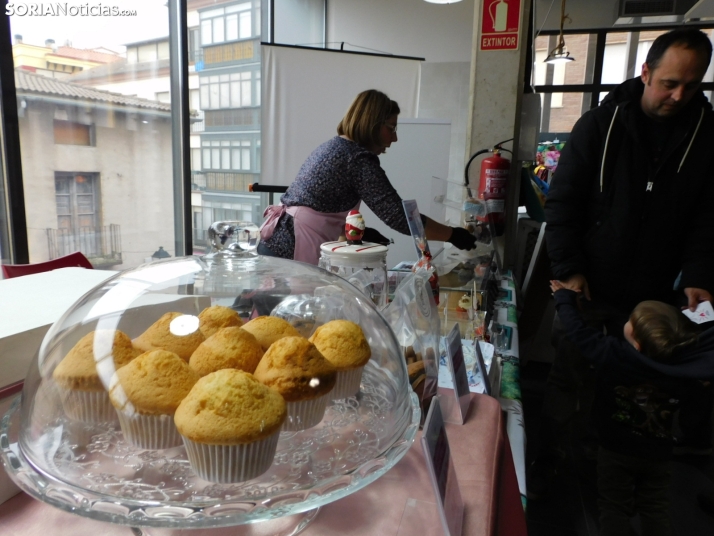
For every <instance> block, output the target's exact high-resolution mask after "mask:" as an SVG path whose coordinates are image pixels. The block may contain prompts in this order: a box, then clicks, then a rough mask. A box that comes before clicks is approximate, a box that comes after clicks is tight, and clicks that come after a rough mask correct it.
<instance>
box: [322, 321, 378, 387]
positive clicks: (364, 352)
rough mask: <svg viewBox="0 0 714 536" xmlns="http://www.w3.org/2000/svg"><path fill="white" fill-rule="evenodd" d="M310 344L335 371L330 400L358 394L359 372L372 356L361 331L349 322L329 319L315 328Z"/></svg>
mask: <svg viewBox="0 0 714 536" xmlns="http://www.w3.org/2000/svg"><path fill="white" fill-rule="evenodd" d="M310 342H311V343H313V344H314V345H315V346H316V347H317V349H318V350H319V351H320V353H321V354H322V355H323V356H325V359H327V360H328V361H329V362H330V363H332V365H333V366H334V367H335V368H336V369H337V384H336V385H335V388H334V389H333V391H332V399H333V400H337V399H340V398H347V397H350V396H354V395H355V394H356V393H357V392H359V385H360V382H361V381H362V371H363V370H364V366H365V365H366V364H367V361H369V358H370V356H371V355H372V350H371V349H370V347H369V344H368V343H367V339H366V338H365V337H364V333H362V328H360V327H359V326H358V325H357V324H355V323H354V322H350V321H349V320H332V321H331V322H328V323H327V324H323V325H322V326H320V327H319V328H317V329H316V330H315V333H313V334H312V337H310Z"/></svg>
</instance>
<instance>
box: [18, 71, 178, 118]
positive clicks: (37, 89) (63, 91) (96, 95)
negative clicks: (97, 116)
mask: <svg viewBox="0 0 714 536" xmlns="http://www.w3.org/2000/svg"><path fill="white" fill-rule="evenodd" d="M15 86H16V88H17V92H18V93H37V94H43V95H54V96H57V97H65V98H70V99H77V100H78V101H81V100H85V101H87V100H88V101H99V102H105V103H109V104H116V105H120V106H134V107H137V108H147V109H151V110H156V111H160V112H169V111H171V106H169V105H168V104H164V103H162V102H158V101H151V100H147V99H139V98H137V97H127V96H126V95H120V94H118V93H110V92H109V91H102V90H100V89H94V88H90V87H85V86H80V85H77V84H71V83H69V82H65V81H64V80H58V79H56V78H49V77H47V76H40V75H37V74H32V73H29V72H27V71H24V70H22V69H15Z"/></svg>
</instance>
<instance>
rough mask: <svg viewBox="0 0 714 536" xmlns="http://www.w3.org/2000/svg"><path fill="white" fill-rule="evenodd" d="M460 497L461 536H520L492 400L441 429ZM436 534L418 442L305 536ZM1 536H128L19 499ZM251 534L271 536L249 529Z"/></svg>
mask: <svg viewBox="0 0 714 536" xmlns="http://www.w3.org/2000/svg"><path fill="white" fill-rule="evenodd" d="M447 435H448V438H449V444H450V446H451V450H452V455H453V458H454V463H455V466H456V472H457V475H458V480H459V487H460V489H461V495H462V496H463V499H464V503H465V510H466V511H465V519H464V530H463V534H464V535H468V536H471V535H474V536H475V535H478V536H481V535H484V536H486V535H487V536H496V535H502V536H520V535H525V534H526V524H525V516H524V514H523V508H522V506H521V501H520V494H519V492H518V483H517V481H516V475H515V471H514V468H513V460H512V458H511V452H510V448H509V446H508V441H507V440H505V434H504V425H503V417H502V415H501V408H500V406H499V404H498V402H497V401H496V400H494V399H493V398H491V397H488V396H485V395H473V399H472V402H471V408H470V410H469V415H468V418H467V421H466V424H464V425H463V426H458V425H453V424H447ZM146 531H147V532H148V534H151V535H162V536H163V535H167V534H175V535H179V534H180V535H182V536H203V535H205V536H228V535H234V534H236V529H235V528H225V529H211V530H197V531H170V530H166V529H153V528H149V529H146ZM440 533H441V528H440V524H439V517H438V514H437V511H436V505H435V501H434V494H433V491H432V487H431V483H430V482H429V477H428V473H427V469H426V465H425V462H424V455H423V452H422V448H421V444H420V443H419V437H417V441H415V443H414V445H413V446H412V448H411V449H410V450H409V452H407V454H406V455H405V456H404V458H403V459H402V460H401V461H400V462H399V463H398V464H397V465H396V466H395V467H394V468H392V470H391V471H389V472H388V473H387V474H386V475H384V476H383V477H381V478H380V479H378V480H377V481H376V482H374V483H372V484H370V485H369V486H367V487H366V488H364V489H362V490H360V491H358V492H357V493H354V494H352V495H350V496H348V497H346V498H344V499H342V500H339V501H336V502H334V503H331V504H328V505H326V506H324V507H323V508H322V510H321V511H320V512H319V514H318V516H317V518H316V519H315V520H314V521H313V523H312V524H311V525H310V526H309V527H308V528H307V529H306V530H305V531H304V532H303V533H302V534H304V535H305V536H328V535H329V536H333V535H335V534H340V535H341V536H351V535H355V536H357V535H369V536H373V535H380V536H407V535H410V536H411V535H413V534H429V535H432V534H433V535H438V534H440ZM0 534H2V535H3V536H15V535H17V536H48V535H50V534H51V535H52V536H81V535H85V534H86V535H98V534H101V535H102V536H114V535H117V536H120V535H123V536H129V535H131V534H132V532H131V529H129V528H128V527H125V526H120V525H112V524H108V523H102V522H99V521H94V520H91V519H86V518H83V517H80V516H76V515H73V514H69V513H66V512H63V511H61V510H58V509H56V508H54V507H52V506H49V505H46V504H44V503H41V502H39V501H36V500H34V499H32V498H31V497H29V496H27V495H25V494H24V493H21V494H19V495H17V496H15V497H13V498H12V499H10V500H9V501H7V502H6V503H4V504H2V505H0ZM250 534H256V535H257V534H270V532H264V531H260V530H259V528H258V527H253V529H252V532H250Z"/></svg>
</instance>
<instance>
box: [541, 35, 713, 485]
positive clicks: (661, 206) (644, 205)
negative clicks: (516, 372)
mask: <svg viewBox="0 0 714 536" xmlns="http://www.w3.org/2000/svg"><path fill="white" fill-rule="evenodd" d="M711 54H712V46H711V42H710V41H709V39H708V37H707V36H706V34H704V33H702V32H701V31H699V30H696V29H694V30H693V29H681V30H674V31H672V32H669V33H667V34H664V35H662V36H660V37H658V38H657V39H656V40H655V42H654V43H653V45H652V47H651V48H650V50H649V53H648V55H647V60H646V62H645V64H644V65H643V66H642V75H641V77H640V78H635V79H631V80H627V81H625V82H624V83H623V84H621V85H620V86H618V87H617V88H616V89H615V90H614V91H612V92H611V93H610V94H609V95H608V96H607V97H606V98H605V99H604V100H603V101H602V103H601V105H600V106H599V107H598V108H596V109H593V110H590V111H589V112H587V113H585V114H584V115H583V116H582V117H581V118H580V120H579V121H578V122H577V123H576V124H575V126H574V127H573V131H572V133H571V135H570V138H569V140H568V141H567V143H566V144H565V147H564V149H563V151H562V153H561V157H560V161H559V163H558V170H557V172H556V174H555V175H554V177H553V182H552V184H551V189H550V192H549V195H548V199H547V202H546V205H545V214H546V222H547V226H546V230H545V233H546V244H547V248H548V255H549V257H550V260H551V271H552V275H553V277H555V278H557V279H559V280H561V281H562V282H563V283H564V285H565V286H566V288H569V289H571V290H575V291H580V292H582V295H583V296H584V298H585V300H583V304H584V306H583V309H584V311H583V313H584V317H585V319H586V321H587V322H588V323H589V324H590V325H592V326H596V327H598V328H599V329H603V328H604V329H605V330H606V331H607V333H610V334H613V335H616V336H618V335H619V334H621V333H622V326H623V325H624V324H625V322H626V321H627V316H628V315H629V313H630V311H631V310H632V309H633V307H634V306H635V305H636V304H637V303H639V302H640V301H643V300H659V301H664V302H668V303H676V301H677V296H678V294H679V295H680V296H681V295H682V292H683V293H684V295H685V296H686V300H687V306H688V307H690V308H691V309H695V308H696V306H697V304H698V303H699V302H701V301H705V300H711V299H712V294H711V293H712V292H713V291H714V210H713V209H712V207H713V206H714V112H712V106H711V105H710V104H709V102H708V101H707V99H706V97H705V96H704V94H703V93H702V91H701V90H700V89H699V86H700V84H701V81H702V79H703V77H704V74H705V72H706V70H707V67H708V65H709V61H710V60H711ZM675 281H676V283H675ZM591 383H592V374H590V371H589V365H588V363H587V362H586V361H585V360H584V359H583V358H582V356H581V355H580V354H579V352H578V351H577V349H576V348H575V347H574V346H573V345H572V344H571V343H570V342H569V341H568V340H567V338H564V337H561V340H560V342H559V343H558V348H557V353H556V357H555V362H554V363H553V366H552V369H551V373H550V376H549V378H548V384H547V387H546V395H545V400H544V409H543V419H542V422H541V433H540V434H539V441H540V448H539V455H538V457H537V459H536V465H538V463H539V462H544V461H545V463H546V465H547V464H550V465H551V466H552V465H553V464H554V463H556V462H557V460H558V459H559V457H560V456H561V451H560V447H561V441H562V439H563V436H564V433H565V432H566V431H567V428H568V426H569V424H570V423H571V422H572V420H573V418H574V417H575V416H576V415H577V414H578V413H580V415H581V416H585V417H587V414H588V412H589V400H588V396H585V397H583V391H586V392H589V391H590V390H589V389H587V386H588V385H589V384H591ZM590 397H591V395H590ZM540 465H541V467H542V466H543V464H542V463H541V464H540ZM550 473H552V472H550ZM545 474H546V475H547V474H549V471H547V470H546V472H545ZM534 476H539V477H543V473H542V472H541V473H540V474H538V473H536V474H535V475H534ZM529 480H531V483H532V484H534V486H535V487H538V486H536V485H537V484H538V482H536V479H534V478H529ZM541 480H542V478H541ZM530 488H531V486H530V484H529V491H531V489H530ZM534 491H535V490H534ZM542 491H544V489H542V488H541V489H539V490H537V491H535V493H532V495H537V494H539V493H540V492H542Z"/></svg>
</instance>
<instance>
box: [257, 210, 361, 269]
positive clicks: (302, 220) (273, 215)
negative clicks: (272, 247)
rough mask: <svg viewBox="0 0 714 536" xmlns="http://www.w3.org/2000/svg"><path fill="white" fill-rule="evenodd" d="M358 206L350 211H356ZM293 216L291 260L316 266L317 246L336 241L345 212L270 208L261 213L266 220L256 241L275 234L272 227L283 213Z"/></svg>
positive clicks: (318, 248)
mask: <svg viewBox="0 0 714 536" xmlns="http://www.w3.org/2000/svg"><path fill="white" fill-rule="evenodd" d="M359 205H360V203H357V205H356V206H355V207H354V208H353V209H350V210H357V209H359ZM286 212H287V213H288V214H290V215H291V216H292V217H293V224H294V227H295V251H294V253H293V259H294V260H296V261H300V262H306V263H308V264H314V265H315V266H317V262H318V260H319V259H320V245H321V244H323V243H324V242H333V241H335V240H337V239H338V238H339V237H340V235H341V234H342V232H343V231H344V228H345V218H347V214H348V213H349V210H345V211H344V212H330V213H325V212H318V211H316V210H313V209H311V208H308V207H286V206H285V205H270V206H269V207H268V208H266V209H265V212H263V217H264V218H266V219H265V221H264V222H263V225H261V226H260V239H261V240H267V239H268V238H270V237H271V236H273V233H274V232H275V226H276V225H277V224H278V220H280V217H281V216H282V215H283V214H284V213H286Z"/></svg>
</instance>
